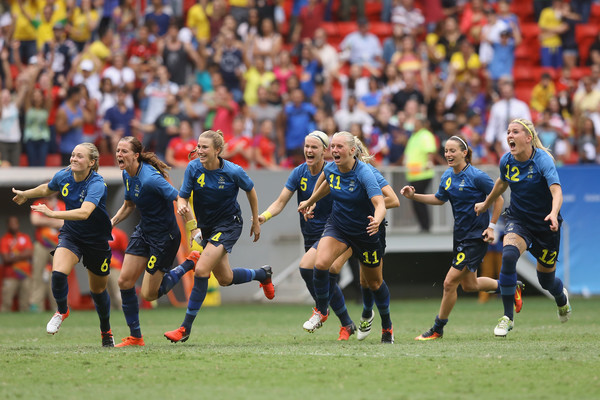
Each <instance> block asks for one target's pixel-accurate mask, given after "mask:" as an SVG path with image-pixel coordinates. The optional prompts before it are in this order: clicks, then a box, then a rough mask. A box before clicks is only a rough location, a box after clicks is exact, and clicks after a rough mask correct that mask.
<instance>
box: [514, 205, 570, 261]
mask: <svg viewBox="0 0 600 400" xmlns="http://www.w3.org/2000/svg"><path fill="white" fill-rule="evenodd" d="M560 222H562V221H560ZM504 232H505V234H508V233H516V234H517V235H519V236H521V237H522V238H523V240H525V243H527V250H528V251H529V252H530V253H531V254H532V255H533V256H534V257H535V258H536V259H537V260H538V262H539V263H540V264H542V265H543V266H545V267H546V268H552V267H554V264H556V260H557V259H558V251H559V249H560V228H559V229H558V231H557V232H552V231H551V230H550V228H548V229H547V230H532V229H529V228H528V227H527V226H526V225H525V224H523V223H521V222H520V221H518V220H516V219H513V218H510V216H507V217H506V226H505V228H504Z"/></svg>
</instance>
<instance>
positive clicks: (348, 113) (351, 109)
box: [334, 95, 374, 132]
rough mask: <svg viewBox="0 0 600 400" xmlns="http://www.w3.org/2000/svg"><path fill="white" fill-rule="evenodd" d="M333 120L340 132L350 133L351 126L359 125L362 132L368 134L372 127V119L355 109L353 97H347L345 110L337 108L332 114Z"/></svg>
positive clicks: (357, 108)
mask: <svg viewBox="0 0 600 400" xmlns="http://www.w3.org/2000/svg"><path fill="white" fill-rule="evenodd" d="M334 120H335V123H336V124H337V127H338V129H339V130H340V131H346V132H349V131H350V126H351V125H352V124H359V125H360V126H361V128H362V130H363V132H370V131H371V128H372V126H373V122H374V121H373V118H372V117H371V116H370V115H369V114H368V113H367V112H366V111H365V110H362V109H361V108H359V107H357V100H356V97H355V96H354V95H350V96H349V97H348V102H347V108H341V107H340V108H339V109H338V110H337V111H336V112H335V114H334Z"/></svg>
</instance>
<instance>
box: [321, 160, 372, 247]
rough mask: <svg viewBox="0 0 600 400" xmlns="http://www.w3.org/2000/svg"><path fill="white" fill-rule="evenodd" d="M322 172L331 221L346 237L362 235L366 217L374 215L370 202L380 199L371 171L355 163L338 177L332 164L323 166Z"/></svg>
mask: <svg viewBox="0 0 600 400" xmlns="http://www.w3.org/2000/svg"><path fill="white" fill-rule="evenodd" d="M323 172H324V173H325V179H326V180H327V182H328V183H329V189H330V191H331V197H332V200H333V207H332V210H331V217H330V218H331V221H332V222H333V223H335V224H336V225H337V226H339V227H342V228H343V229H344V231H345V232H346V233H347V234H348V235H351V236H355V235H364V234H365V233H366V230H367V226H368V225H369V218H368V217H369V215H371V216H373V214H374V212H375V207H373V203H372V202H371V198H373V197H374V196H377V195H379V196H382V193H381V188H380V187H379V184H378V183H377V179H376V178H375V175H373V172H372V170H371V168H370V167H369V166H368V165H367V164H365V163H364V162H362V161H358V160H357V161H356V162H355V164H354V166H353V167H352V169H351V170H350V171H348V172H346V173H341V172H340V170H339V169H338V168H337V165H335V163H331V164H328V165H326V166H325V168H324V170H323Z"/></svg>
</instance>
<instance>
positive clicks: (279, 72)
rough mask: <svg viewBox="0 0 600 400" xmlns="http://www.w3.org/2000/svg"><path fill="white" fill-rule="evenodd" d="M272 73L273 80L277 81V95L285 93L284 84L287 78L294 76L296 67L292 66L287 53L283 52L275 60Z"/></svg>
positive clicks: (285, 85)
mask: <svg viewBox="0 0 600 400" xmlns="http://www.w3.org/2000/svg"><path fill="white" fill-rule="evenodd" d="M273 73H274V74H275V79H277V80H278V81H279V93H280V94H283V93H286V92H287V91H288V89H287V84H286V82H287V80H288V78H289V77H290V76H292V75H295V74H296V66H295V65H294V64H292V59H291V56H290V52H289V51H287V50H283V51H282V52H281V54H279V56H278V57H277V58H276V59H275V66H274V67H273Z"/></svg>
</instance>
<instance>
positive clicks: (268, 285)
mask: <svg viewBox="0 0 600 400" xmlns="http://www.w3.org/2000/svg"><path fill="white" fill-rule="evenodd" d="M261 268H262V269H264V270H265V272H266V273H267V279H265V280H264V281H262V282H261V283H260V287H261V288H262V290H263V292H264V293H265V297H266V298H267V299H269V300H273V297H275V286H273V282H272V281H271V276H273V271H272V270H271V267H269V266H268V265H265V266H264V267H261Z"/></svg>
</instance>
